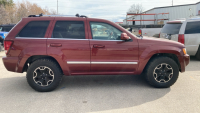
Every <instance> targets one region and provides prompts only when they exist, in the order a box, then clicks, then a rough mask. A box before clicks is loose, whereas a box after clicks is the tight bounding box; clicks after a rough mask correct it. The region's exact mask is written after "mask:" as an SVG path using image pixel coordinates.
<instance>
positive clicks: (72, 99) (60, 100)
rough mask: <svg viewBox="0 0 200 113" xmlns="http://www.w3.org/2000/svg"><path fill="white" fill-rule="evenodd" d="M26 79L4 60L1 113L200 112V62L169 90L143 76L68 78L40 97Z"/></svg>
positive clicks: (0, 64) (0, 82) (0, 70)
mask: <svg viewBox="0 0 200 113" xmlns="http://www.w3.org/2000/svg"><path fill="white" fill-rule="evenodd" d="M2 56H4V52H1V53H0V58H2ZM25 75H26V73H23V74H22V73H13V72H8V71H7V70H6V69H5V67H4V65H3V62H2V60H0V112H1V113H27V112H30V113H35V112H51V113H55V112H56V113H85V112H89V113H145V112H146V113H156V112H158V113H183V112H184V113H199V112H200V61H198V60H196V59H195V58H194V57H192V58H191V61H190V64H189V66H187V68H186V72H185V73H180V75H179V79H178V81H177V82H176V83H175V84H174V85H173V86H172V87H170V88H166V89H158V88H153V87H151V86H149V85H148V84H147V83H146V82H145V80H144V79H143V78H142V77H141V76H139V75H138V76H130V75H117V76H108V75H102V76H70V77H67V76H64V77H63V81H62V83H61V84H60V86H59V87H58V88H57V89H56V90H54V91H52V92H48V93H40V92H36V91H34V90H33V89H32V88H31V87H29V86H28V83H27V82H26V77H25Z"/></svg>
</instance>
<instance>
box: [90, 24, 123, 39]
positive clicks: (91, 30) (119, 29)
mask: <svg viewBox="0 0 200 113" xmlns="http://www.w3.org/2000/svg"><path fill="white" fill-rule="evenodd" d="M92 22H94V23H104V24H108V25H110V26H112V27H114V28H116V27H115V26H113V25H111V24H109V23H106V22H97V21H90V22H89V23H90V32H91V36H92V39H91V40H97V41H101V40H102V39H93V32H92V26H91V23H92ZM116 29H117V30H119V31H121V30H120V29H118V28H116ZM121 32H122V33H123V31H121ZM102 41H123V40H102Z"/></svg>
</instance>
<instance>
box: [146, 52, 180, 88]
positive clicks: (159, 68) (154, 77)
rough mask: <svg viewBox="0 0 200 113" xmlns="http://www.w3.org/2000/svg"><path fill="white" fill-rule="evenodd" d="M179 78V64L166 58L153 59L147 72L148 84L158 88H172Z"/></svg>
mask: <svg viewBox="0 0 200 113" xmlns="http://www.w3.org/2000/svg"><path fill="white" fill-rule="evenodd" d="M165 67H166V68H165ZM178 76H179V68H178V65H177V63H176V62H175V61H174V60H173V59H171V58H169V57H164V56H160V57H155V58H153V59H152V60H151V61H150V62H149V63H148V65H147V67H146V70H145V78H146V80H147V82H148V83H149V84H150V85H152V86H154V87H156V88H168V87H170V86H172V85H173V84H174V83H175V82H176V80H177V79H178Z"/></svg>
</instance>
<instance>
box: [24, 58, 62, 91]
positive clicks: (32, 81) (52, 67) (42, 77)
mask: <svg viewBox="0 0 200 113" xmlns="http://www.w3.org/2000/svg"><path fill="white" fill-rule="evenodd" d="M62 75H63V74H62V71H61V69H60V67H59V66H58V64H57V63H56V62H54V61H52V60H49V59H40V60H37V61H35V62H33V63H32V64H31V65H30V67H29V68H28V71H27V75H26V76H27V81H28V84H29V85H30V86H31V87H32V88H33V89H34V90H36V91H40V92H48V91H52V90H54V89H55V88H56V87H57V86H58V85H59V83H60V82H61V79H62Z"/></svg>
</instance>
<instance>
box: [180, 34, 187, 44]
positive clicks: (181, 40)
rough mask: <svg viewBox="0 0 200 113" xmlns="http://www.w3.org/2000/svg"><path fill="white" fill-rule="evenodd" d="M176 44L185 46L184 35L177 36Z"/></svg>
mask: <svg viewBox="0 0 200 113" xmlns="http://www.w3.org/2000/svg"><path fill="white" fill-rule="evenodd" d="M178 42H180V43H182V44H185V37H184V34H179V35H178Z"/></svg>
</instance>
